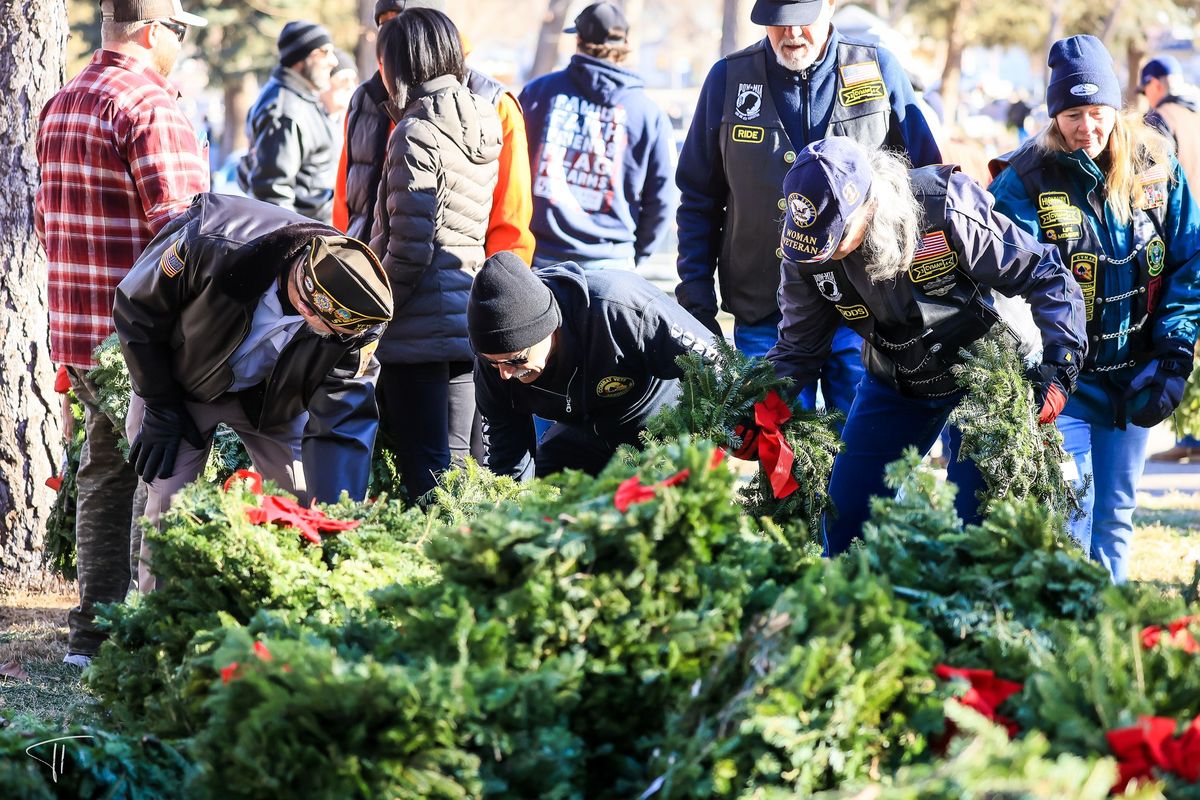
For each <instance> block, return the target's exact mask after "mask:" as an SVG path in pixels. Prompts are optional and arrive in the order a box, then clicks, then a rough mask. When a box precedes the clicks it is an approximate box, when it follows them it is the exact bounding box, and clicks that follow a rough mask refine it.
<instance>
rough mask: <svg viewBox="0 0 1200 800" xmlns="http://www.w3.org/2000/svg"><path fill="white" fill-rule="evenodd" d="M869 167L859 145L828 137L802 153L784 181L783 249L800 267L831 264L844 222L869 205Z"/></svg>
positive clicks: (846, 140)
mask: <svg viewBox="0 0 1200 800" xmlns="http://www.w3.org/2000/svg"><path fill="white" fill-rule="evenodd" d="M870 188H871V166H870V164H869V162H868V160H867V152H866V151H865V150H864V149H863V148H862V146H861V145H859V144H857V143H856V142H854V141H853V140H852V139H848V138H846V137H845V136H830V137H829V138H828V139H821V140H819V141H816V142H813V143H812V144H810V145H809V146H808V147H806V148H804V149H803V150H801V151H800V153H799V154H798V155H797V156H796V162H795V163H794V164H792V168H791V169H789V170H788V174H787V176H786V177H784V179H783V196H784V199H785V200H786V201H787V211H786V212H785V214H784V220H783V236H782V238H781V239H780V245H779V246H780V248H781V249H782V250H783V256H784V258H786V259H788V260H789V261H797V262H801V263H818V262H822V261H828V260H829V255H830V254H831V253H832V252H833V251H834V250H836V249H837V246H838V243H840V242H841V241H842V234H843V232H844V231H845V230H846V220H847V219H848V218H849V217H850V215H851V214H853V213H854V212H855V211H857V210H858V208H859V207H860V206H861V205H862V204H863V203H864V202H866V199H867V191H868V190H869V189H870Z"/></svg>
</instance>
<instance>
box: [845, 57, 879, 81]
mask: <svg viewBox="0 0 1200 800" xmlns="http://www.w3.org/2000/svg"><path fill="white" fill-rule="evenodd" d="M838 69H840V70H841V73H842V85H843V86H857V85H859V84H860V83H870V82H871V81H879V82H880V83H882V82H883V76H882V75H880V74H879V65H878V64H876V63H875V62H874V61H860V62H859V63H857V64H847V65H846V66H844V67H839V68H838Z"/></svg>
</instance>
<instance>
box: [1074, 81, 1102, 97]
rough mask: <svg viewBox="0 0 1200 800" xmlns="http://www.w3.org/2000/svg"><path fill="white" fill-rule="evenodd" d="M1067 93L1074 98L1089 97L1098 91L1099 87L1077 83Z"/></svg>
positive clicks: (1092, 84)
mask: <svg viewBox="0 0 1200 800" xmlns="http://www.w3.org/2000/svg"><path fill="white" fill-rule="evenodd" d="M1069 91H1070V92H1071V94H1073V95H1075V96H1076V97H1091V96H1092V95H1094V94H1095V93H1096V92H1098V91H1100V87H1099V86H1097V85H1096V84H1094V83H1077V84H1075V85H1074V86H1072V87H1071V88H1070V89H1069Z"/></svg>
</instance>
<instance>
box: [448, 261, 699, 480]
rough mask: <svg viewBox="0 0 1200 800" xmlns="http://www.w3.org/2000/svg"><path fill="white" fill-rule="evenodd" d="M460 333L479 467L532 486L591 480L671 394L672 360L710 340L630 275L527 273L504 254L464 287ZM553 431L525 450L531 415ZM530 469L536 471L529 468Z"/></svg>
mask: <svg viewBox="0 0 1200 800" xmlns="http://www.w3.org/2000/svg"><path fill="white" fill-rule="evenodd" d="M467 331H468V333H469V334H470V337H471V347H472V349H474V351H475V393H476V399H477V401H478V405H479V411H480V413H481V414H482V415H483V418H484V436H485V440H486V443H487V449H488V454H487V466H488V467H489V468H490V469H491V470H492V471H493V472H495V473H496V474H498V475H508V476H511V477H515V478H526V477H529V476H530V475H531V474H532V473H536V474H537V475H538V476H539V477H540V476H543V475H549V474H552V473H554V472H559V471H561V470H563V469H568V468H572V469H581V470H584V471H585V472H588V473H590V474H593V475H594V474H596V473H598V472H599V471H600V470H601V469H603V468H604V466H605V464H607V463H608V461H609V459H610V458H611V457H612V454H613V452H614V451H615V450H616V449H617V447H618V446H619V445H622V444H633V445H637V444H638V434H639V433H640V432H641V431H642V429H643V428H644V427H645V424H646V420H648V419H649V418H650V417H651V416H653V415H654V413H655V412H656V411H658V410H659V409H660V408H662V407H663V406H665V405H669V404H671V403H674V402H675V401H676V399H677V398H678V396H679V391H680V389H679V378H680V376H681V372H680V369H679V366H678V365H677V364H676V363H675V359H676V358H677V357H678V356H680V355H683V354H684V353H688V352H695V353H701V354H706V355H707V354H711V353H712V344H713V334H712V333H710V332H709V331H708V329H707V328H705V327H704V326H703V325H701V324H700V323H699V322H698V321H697V320H696V319H695V318H694V317H692V316H691V315H690V314H688V313H687V312H686V311H684V310H683V308H681V307H680V306H679V304H678V303H676V302H675V300H674V299H673V298H671V297H668V296H667V295H666V294H664V293H663V292H661V291H659V290H658V289H656V288H655V287H654V286H653V285H652V284H650V283H649V282H648V281H646V280H645V279H644V278H642V277H641V276H639V275H636V274H634V273H632V272H624V271H620V270H592V271H587V272H585V271H584V270H583V269H582V268H581V267H579V266H578V265H577V264H574V263H572V262H566V263H563V264H556V265H554V266H550V267H544V268H542V269H537V270H530V269H529V267H528V266H526V265H525V263H524V262H523V261H521V259H520V258H518V257H517V256H515V255H514V254H512V253H510V252H507V251H504V252H500V253H497V254H496V255H494V256H492V257H491V258H489V259H488V260H487V261H486V262H484V265H483V267H482V268H481V269H480V271H479V274H478V275H476V276H475V282H474V284H473V285H472V287H471V296H470V300H469V302H468V305H467ZM535 415H536V416H538V417H541V418H542V419H546V420H551V421H552V422H553V423H554V424H553V425H552V426H551V427H550V429H549V430H548V431H546V433H545V435H544V436H543V437H542V439H541V441H540V442H538V441H536V437H535V433H534V425H533V417H534V416H535ZM535 465H536V466H535Z"/></svg>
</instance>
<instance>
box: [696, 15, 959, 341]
mask: <svg viewBox="0 0 1200 800" xmlns="http://www.w3.org/2000/svg"><path fill="white" fill-rule="evenodd" d="M841 41H842V37H841V35H840V34H839V33H838V31H837V29H836V28H834V29H833V31H832V33H831V34H830V37H829V43H828V44H827V45H826V48H825V54H824V55H823V56H822V58H821V60H820V61H818V62H817V63H816V64H814V65H813V66H812V67H810V68H809V69H807V70H804V71H803V72H800V73H797V72H792V71H790V70H786V69H784V68H783V67H781V66H779V64H778V62H776V61H775V58H774V55H773V53H772V51H771V46H770V43H769V42H767V41H766V40H763V42H762V46H763V47H765V48H766V52H767V58H766V64H767V74H766V75H765V76H764V79H765V83H766V84H767V86H768V87H769V90H770V92H771V98H772V100H773V101H774V104H775V107H776V109H778V112H779V115H780V118H781V121H782V122H783V123H784V127H785V130H786V131H787V134H788V138H789V139H790V140H791V145H792V151H793V152H799V150H800V149H801V148H803V147H805V146H806V145H808V144H811V143H812V142H814V141H817V140H818V139H822V138H824V137H825V135H826V131H827V130H828V128H829V121H830V118H831V117H832V115H833V108H834V103H835V102H836V100H837V98H836V94H837V90H838V67H839V66H844V65H839V64H838V59H837V50H838V44H839V43H840V42H841ZM877 58H878V62H879V74H880V76H881V77H882V79H883V83H884V86H885V87H886V89H887V93H888V97H887V99H888V104H889V105H890V106H891V109H892V119H891V121H890V125H891V126H892V127H893V129H897V130H898V131H899V134H900V136H899V137H898V138H899V139H901V140H902V141H903V144H904V151H905V154H906V155H907V156H908V159H909V161H910V162H912V165H913V166H914V167H922V166H926V165H929V164H936V163H939V162H940V161H941V160H942V157H941V153H940V151H939V150H938V146H937V143H936V142H935V141H934V138H933V134H932V133H931V132H930V130H929V125H928V123H927V122H926V120H925V117H924V115H923V114H922V113H921V110H920V107H919V106H918V104H917V97H916V94H915V93H914V92H913V88H912V83H911V82H910V81H909V79H908V77H907V76H906V75H905V73H904V70H903V68H901V66H900V63H899V62H898V61H897V60H896V57H895V56H893V55H892V54H891V53H889V52H888V51H887V50H885V49H883V48H879V49H878V51H877ZM727 69H728V62H727V61H726V59H721V60H720V61H718V62H717V63H716V64H714V65H713V68H712V69H711V70H710V71H709V73H708V77H707V78H705V80H704V86H703V87H702V88H701V89H700V97H699V99H698V100H697V102H696V115H695V116H694V117H693V118H692V126H691V128H690V129H689V131H688V135H687V139H686V140H685V142H684V145H683V150H682V151H681V152H680V155H679V168H678V170H677V171H676V175H675V182H676V183H677V184H678V186H679V190H680V206H679V213H678V215H677V217H676V219H677V221H678V225H679V261H678V270H679V280H680V288H679V289H678V290H677V291H676V294H677V295H678V296H679V298H680V300H681V302H683V304H684V306H685V307H686V308H688V309H689V310H691V311H693V312H694V313H701V314H715V313H716V310H717V303H716V294H715V291H714V274H715V273H716V270H717V262H718V260H719V257H720V255H721V248H722V237H723V229H724V226H725V224H726V205H727V202H728V199H729V191H730V190H729V182H728V179H727V176H726V166H725V163H724V160H723V158H722V151H721V124H722V118H723V116H724V112H725V102H726V97H725V91H726V76H727ZM889 138H892V137H889ZM776 200H777V197H765V198H763V199H762V202H763V204H764V208H766V209H767V212H765V214H766V216H769V218H770V219H771V220H778V219H779V211H778V209H776V207H775V203H776ZM775 233H776V234H777V233H778V230H777V229H776V230H775ZM737 279H738V278H737V277H736V276H735V277H734V280H737ZM747 321H748V322H754V321H757V320H747Z"/></svg>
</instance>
